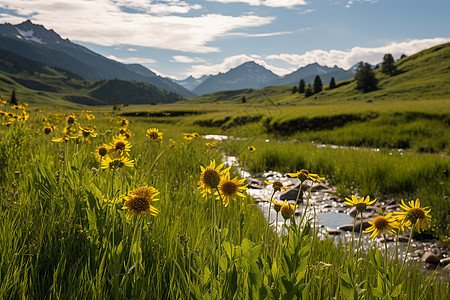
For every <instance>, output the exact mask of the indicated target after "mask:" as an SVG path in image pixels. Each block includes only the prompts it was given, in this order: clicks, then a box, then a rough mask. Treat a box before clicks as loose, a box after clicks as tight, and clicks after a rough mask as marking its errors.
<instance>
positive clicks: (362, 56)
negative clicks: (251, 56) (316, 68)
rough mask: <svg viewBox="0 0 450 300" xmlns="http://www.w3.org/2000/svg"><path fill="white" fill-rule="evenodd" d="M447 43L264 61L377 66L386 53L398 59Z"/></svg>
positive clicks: (392, 45) (402, 44)
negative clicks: (368, 64)
mask: <svg viewBox="0 0 450 300" xmlns="http://www.w3.org/2000/svg"><path fill="white" fill-rule="evenodd" d="M448 42H450V38H433V39H421V40H409V41H405V42H393V43H390V44H388V45H385V46H380V47H375V48H363V47H354V48H352V49H350V50H349V51H341V50H329V51H325V50H320V49H317V50H312V51H307V52H305V53H304V54H286V53H283V54H274V55H269V56H267V57H266V59H269V60H282V61H285V62H287V63H289V64H291V65H294V66H297V67H302V66H306V65H308V64H311V63H314V62H317V63H319V64H321V65H325V66H329V67H333V66H334V65H337V66H339V67H341V68H344V69H348V68H350V67H351V66H353V65H354V64H356V63H358V62H360V61H364V62H368V63H371V64H377V63H379V62H381V61H382V60H383V55H384V54H386V53H391V54H392V55H393V56H394V57H395V58H398V57H400V55H402V54H406V55H411V54H414V53H417V52H419V51H421V50H424V49H427V48H430V47H433V46H435V45H439V44H443V43H448Z"/></svg>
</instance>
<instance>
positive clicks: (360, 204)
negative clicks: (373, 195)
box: [345, 195, 377, 213]
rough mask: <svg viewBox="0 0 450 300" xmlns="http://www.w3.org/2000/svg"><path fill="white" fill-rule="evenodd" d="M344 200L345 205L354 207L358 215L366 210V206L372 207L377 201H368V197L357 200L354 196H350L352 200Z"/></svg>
mask: <svg viewBox="0 0 450 300" xmlns="http://www.w3.org/2000/svg"><path fill="white" fill-rule="evenodd" d="M345 200H347V201H345V204H347V205H354V206H356V210H357V211H358V213H362V212H363V211H365V210H366V207H367V206H369V205H372V204H374V203H375V201H377V199H375V200H372V201H370V196H367V197H366V198H364V197H362V198H361V199H359V200H358V199H357V198H356V196H354V195H352V199H349V198H345Z"/></svg>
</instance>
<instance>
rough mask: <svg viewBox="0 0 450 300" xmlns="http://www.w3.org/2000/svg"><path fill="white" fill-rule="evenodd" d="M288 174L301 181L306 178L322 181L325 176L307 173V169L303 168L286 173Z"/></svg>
mask: <svg viewBox="0 0 450 300" xmlns="http://www.w3.org/2000/svg"><path fill="white" fill-rule="evenodd" d="M288 175H289V176H291V177H297V178H298V180H300V181H302V182H303V181H305V180H308V179H311V180H312V181H322V180H324V179H325V177H320V176H319V175H317V174H312V173H309V171H308V170H305V169H302V170H300V171H297V172H296V173H288Z"/></svg>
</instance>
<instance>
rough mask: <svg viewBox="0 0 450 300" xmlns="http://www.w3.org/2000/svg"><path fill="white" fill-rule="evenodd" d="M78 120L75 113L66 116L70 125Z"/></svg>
mask: <svg viewBox="0 0 450 300" xmlns="http://www.w3.org/2000/svg"><path fill="white" fill-rule="evenodd" d="M76 120H77V118H76V117H75V115H74V114H70V115H68V116H67V117H66V122H67V124H68V125H72V124H74V123H75V121H76Z"/></svg>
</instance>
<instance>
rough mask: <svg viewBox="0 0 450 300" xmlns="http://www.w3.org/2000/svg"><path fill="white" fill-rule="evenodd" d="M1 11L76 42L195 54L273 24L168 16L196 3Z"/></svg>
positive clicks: (86, 1) (37, 1)
mask: <svg viewBox="0 0 450 300" xmlns="http://www.w3.org/2000/svg"><path fill="white" fill-rule="evenodd" d="M179 7H181V8H183V9H179ZM0 8H4V9H8V10H10V11H14V12H15V13H16V14H17V15H20V16H23V19H22V20H20V21H24V20H25V19H27V18H30V19H31V20H32V21H33V22H34V23H38V24H43V25H44V26H45V27H47V28H52V29H54V30H55V31H56V32H58V33H59V34H61V35H62V36H63V37H70V39H71V40H75V41H81V42H87V43H93V44H96V45H101V46H121V45H129V46H142V47H153V48H160V49H170V50H178V51H184V52H197V53H208V52H218V51H219V49H218V48H217V47H212V46H208V45H207V44H208V43H209V42H212V41H214V40H215V39H217V38H218V37H220V36H223V35H224V34H226V33H228V32H231V31H233V30H237V29H241V28H247V27H257V26H262V25H266V24H269V23H271V22H272V21H273V20H274V17H258V16H255V15H241V16H236V17H233V16H225V15H220V14H204V15H200V16H196V17H186V16H180V15H168V14H173V13H178V14H181V13H186V12H188V11H189V10H192V9H198V8H199V6H198V5H197V4H194V5H190V4H188V3H186V2H184V1H176V0H167V1H158V2H155V1H150V2H149V1H148V0H147V1H145V0H96V1H91V0H76V1H75V0H59V1H58V2H52V1H48V0H31V1H30V0H2V1H1V3H0ZM130 11H133V12H136V11H137V12H138V13H133V12H130ZM68 12H69V13H68ZM0 22H14V23H17V22H19V19H18V17H16V16H11V15H7V14H2V15H0Z"/></svg>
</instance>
